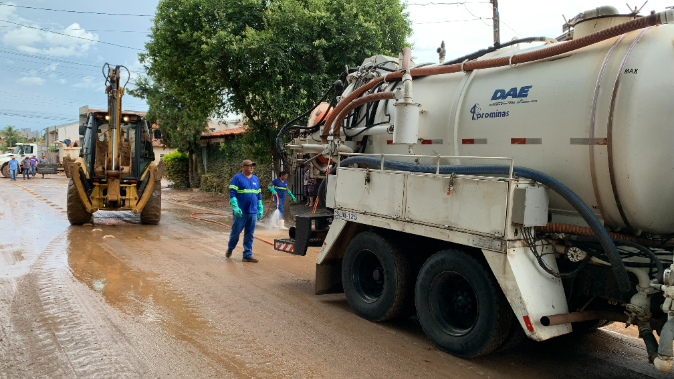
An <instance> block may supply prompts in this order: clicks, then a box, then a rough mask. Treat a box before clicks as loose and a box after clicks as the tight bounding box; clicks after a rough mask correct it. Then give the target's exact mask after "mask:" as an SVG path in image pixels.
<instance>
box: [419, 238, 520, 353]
mask: <svg viewBox="0 0 674 379" xmlns="http://www.w3.org/2000/svg"><path fill="white" fill-rule="evenodd" d="M415 304H416V309H417V316H418V318H419V323H420V324H421V327H422V328H423V330H424V332H425V333H426V335H427V336H428V338H429V339H430V340H431V342H433V344H434V345H435V346H436V347H438V349H440V350H442V351H444V352H446V353H449V354H452V355H455V356H457V357H460V358H472V357H477V356H479V355H484V354H488V353H491V352H492V351H494V350H496V348H498V347H499V346H501V345H502V344H503V342H504V341H505V340H506V337H507V336H508V333H509V331H510V327H511V322H512V315H513V312H512V309H511V308H510V305H509V304H508V301H507V300H506V298H505V295H503V293H502V292H501V288H500V287H499V285H498V283H497V282H496V279H495V278H494V277H493V275H492V274H491V272H489V271H488V270H487V269H486V268H485V267H484V265H482V264H481V263H480V262H479V261H477V260H476V259H475V258H473V257H471V256H470V255H469V254H467V253H465V252H463V251H460V250H455V249H448V250H443V251H440V252H438V253H435V254H434V255H432V256H431V257H430V258H428V260H426V262H425V263H424V265H423V267H422V268H421V271H420V272H419V276H418V278H417V284H416V289H415Z"/></svg>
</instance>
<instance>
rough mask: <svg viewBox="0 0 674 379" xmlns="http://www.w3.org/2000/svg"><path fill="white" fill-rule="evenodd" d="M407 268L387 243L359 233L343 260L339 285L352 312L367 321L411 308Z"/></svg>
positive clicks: (392, 315)
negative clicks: (340, 284)
mask: <svg viewBox="0 0 674 379" xmlns="http://www.w3.org/2000/svg"><path fill="white" fill-rule="evenodd" d="M409 270H410V265H409V262H408V261H407V258H406V257H405V256H404V255H403V254H401V253H400V252H399V251H398V250H397V249H396V248H395V247H394V246H393V245H392V244H391V243H390V241H387V240H385V239H384V238H382V237H381V236H380V235H378V234H375V233H372V232H362V233H360V234H358V235H357V236H356V237H355V238H354V239H353V240H351V242H350V243H349V246H347V248H346V252H345V253H344V259H343V260H342V284H343V286H344V294H345V295H346V300H347V301H348V302H349V305H350V306H351V308H352V309H353V311H354V312H355V313H356V314H357V315H358V316H360V317H362V318H364V319H366V320H370V321H383V320H388V319H391V318H393V317H396V316H398V315H400V314H401V313H402V312H403V311H405V309H407V308H408V307H409V306H411V301H412V296H413V287H412V286H413V285H414V282H413V279H412V278H410V274H409Z"/></svg>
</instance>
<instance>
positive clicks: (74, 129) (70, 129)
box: [56, 122, 80, 141]
mask: <svg viewBox="0 0 674 379" xmlns="http://www.w3.org/2000/svg"><path fill="white" fill-rule="evenodd" d="M56 132H57V133H56V134H57V137H56V139H57V140H58V141H63V140H64V139H66V137H70V139H71V140H73V141H79V140H80V124H79V123H78V122H73V123H70V124H65V125H60V126H58V127H57V129H56Z"/></svg>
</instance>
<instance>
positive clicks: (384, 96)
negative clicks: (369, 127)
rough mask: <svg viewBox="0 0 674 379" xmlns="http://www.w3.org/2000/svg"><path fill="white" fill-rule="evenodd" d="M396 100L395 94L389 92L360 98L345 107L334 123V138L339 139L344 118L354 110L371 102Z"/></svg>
mask: <svg viewBox="0 0 674 379" xmlns="http://www.w3.org/2000/svg"><path fill="white" fill-rule="evenodd" d="M394 98H395V95H394V94H393V92H391V91H387V92H377V93H373V94H371V95H366V96H363V97H361V98H359V99H358V100H355V101H352V102H351V104H349V105H348V106H346V107H344V108H343V109H342V111H341V112H339V115H337V117H336V118H335V123H334V125H335V128H334V129H333V130H332V134H333V136H335V137H336V138H339V127H340V126H341V125H342V122H344V118H345V117H346V115H348V114H349V112H351V111H352V110H354V109H356V108H357V107H359V106H361V105H363V104H366V103H369V102H373V101H379V100H386V99H389V100H390V99H394ZM333 113H334V112H333ZM331 115H332V114H331Z"/></svg>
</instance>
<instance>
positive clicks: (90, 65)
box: [0, 48, 145, 74]
mask: <svg viewBox="0 0 674 379" xmlns="http://www.w3.org/2000/svg"><path fill="white" fill-rule="evenodd" d="M0 54H12V55H18V56H22V57H27V58H32V59H42V60H46V61H51V62H59V63H65V64H73V65H78V66H86V67H95V68H97V69H99V70H100V68H101V67H103V65H102V64H100V65H95V64H91V63H89V64H87V63H80V62H73V61H69V60H65V59H56V58H46V57H42V56H39V55H33V54H25V53H17V52H14V51H9V50H6V49H2V48H0ZM9 59H16V60H22V59H19V58H9ZM23 61H26V60H23ZM26 62H30V61H26ZM33 63H37V64H40V63H39V62H33ZM129 71H131V72H133V73H136V74H143V73H145V72H144V71H136V70H129Z"/></svg>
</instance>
